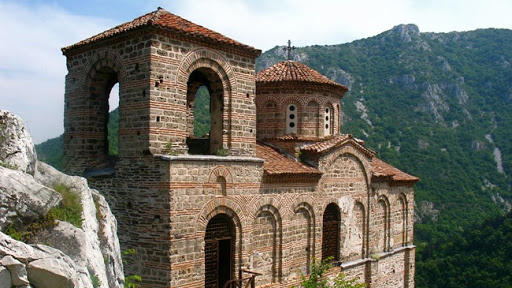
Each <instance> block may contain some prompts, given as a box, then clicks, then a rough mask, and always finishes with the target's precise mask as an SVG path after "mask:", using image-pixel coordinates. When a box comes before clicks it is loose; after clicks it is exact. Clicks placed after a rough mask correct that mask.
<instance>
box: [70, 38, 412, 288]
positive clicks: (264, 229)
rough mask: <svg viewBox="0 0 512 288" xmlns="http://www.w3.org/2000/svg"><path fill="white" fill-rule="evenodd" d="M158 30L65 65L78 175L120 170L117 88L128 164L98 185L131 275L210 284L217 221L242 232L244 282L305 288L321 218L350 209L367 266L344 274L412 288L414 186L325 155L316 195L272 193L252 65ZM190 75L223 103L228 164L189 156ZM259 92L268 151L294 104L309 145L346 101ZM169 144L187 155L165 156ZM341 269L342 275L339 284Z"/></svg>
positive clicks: (351, 156)
mask: <svg viewBox="0 0 512 288" xmlns="http://www.w3.org/2000/svg"><path fill="white" fill-rule="evenodd" d="M146 32H147V31H146ZM150 32H151V33H149V34H148V33H145V34H142V33H139V32H130V33H127V34H126V35H124V36H119V37H114V38H112V39H111V40H108V41H103V42H101V43H96V44H91V46H89V47H85V48H80V49H78V50H74V51H71V52H68V54H67V55H66V56H67V65H68V75H67V76H66V95H65V107H66V108H65V134H64V149H65V150H64V152H65V159H66V169H67V171H68V172H71V173H72V174H82V172H83V171H84V170H85V169H87V168H91V167H96V166H98V165H100V164H105V162H108V161H109V160H111V159H109V157H108V154H107V152H106V147H107V142H106V137H105V133H106V131H105V124H106V120H107V116H106V115H107V114H106V112H108V104H107V103H108V102H107V99H108V95H107V94H106V92H105V91H108V90H109V89H110V88H111V87H112V85H114V84H115V82H117V81H118V82H119V83H120V108H119V109H120V129H119V157H118V159H117V161H116V162H115V163H113V164H112V163H111V165H112V167H111V168H112V169H113V170H111V171H110V172H108V173H106V174H104V175H102V176H98V177H92V178H89V182H90V184H91V186H93V187H95V188H97V189H99V190H100V191H102V193H103V194H105V195H106V197H107V200H108V201H109V204H110V205H111V207H112V209H113V212H114V214H115V215H116V218H117V220H118V228H119V230H118V232H119V237H120V241H121V247H122V249H123V250H126V249H132V248H133V249H135V250H136V251H137V254H136V255H133V256H132V259H128V264H127V265H126V272H127V273H134V274H139V275H141V276H142V278H143V279H144V280H143V283H142V285H141V287H201V286H203V285H204V281H205V249H204V248H205V241H204V237H205V233H206V227H207V225H208V223H209V221H210V219H212V218H213V217H215V216H216V215H219V214H225V215H227V216H228V217H229V218H230V219H231V221H232V223H231V224H232V225H233V227H234V230H235V236H234V239H233V241H234V250H233V255H234V269H235V271H238V270H239V269H241V268H242V269H247V270H251V271H255V272H259V273H263V274H264V275H263V276H260V277H258V278H257V279H258V282H257V284H258V286H260V287H262V286H265V287H290V286H291V285H296V284H297V282H298V281H299V280H298V279H299V276H300V274H301V273H305V272H308V266H309V263H310V262H311V259H312V258H313V257H316V258H317V259H320V258H321V255H322V229H323V227H322V226H323V222H322V219H323V214H324V212H325V209H326V207H327V206H328V205H329V204H331V203H334V204H336V205H337V207H338V208H339V211H340V233H339V243H340V244H339V246H340V247H339V251H340V252H339V253H340V255H339V258H340V260H341V262H342V263H350V262H354V263H356V264H354V265H352V266H351V268H350V269H348V270H347V272H350V273H351V274H350V275H352V276H353V277H359V276H361V275H364V279H365V281H367V282H368V283H371V284H372V287H394V286H393V285H399V283H408V284H404V287H413V285H414V278H413V276H412V275H414V271H413V270H414V249H412V250H411V249H409V248H402V247H403V246H406V245H410V244H412V239H413V231H412V225H413V219H414V217H413V216H414V214H413V213H414V212H413V209H414V198H413V189H412V187H406V186H390V184H389V183H387V182H383V183H371V179H372V177H371V175H372V171H371V159H370V158H369V156H368V155H365V154H363V153H362V152H361V151H359V150H358V149H356V147H353V146H351V145H349V144H347V145H345V146H343V147H340V148H337V149H335V150H333V151H330V152H327V153H325V154H323V155H322V156H321V157H320V159H319V167H318V168H319V170H320V171H321V172H323V176H322V178H321V179H320V181H319V182H318V183H275V182H273V183H264V181H263V168H262V164H263V163H262V161H261V160H260V159H256V158H252V157H253V156H254V155H255V144H256V125H257V124H256V104H255V102H254V101H255V89H256V88H255V81H254V78H255V72H254V59H252V58H250V57H246V56H243V55H239V54H233V53H230V52H227V51H223V50H215V51H214V50H213V49H212V48H211V47H205V46H201V45H199V44H197V43H189V42H186V41H182V40H179V39H177V38H173V36H172V35H167V34H163V33H160V32H158V33H157V32H156V31H153V30H151V31H150ZM193 71H200V72H201V73H203V74H204V75H206V76H207V77H210V79H211V80H212V81H213V82H212V85H214V86H215V85H216V86H215V87H216V89H215V90H216V91H217V90H220V91H221V92H220V93H221V94H219V95H221V96H222V103H223V111H222V112H223V113H222V114H221V115H222V121H221V122H222V123H221V124H222V126H221V128H222V129H221V130H220V131H221V132H219V133H217V135H211V137H213V138H215V140H218V141H220V142H222V147H224V148H226V149H227V150H228V155H231V156H230V157H218V156H202V157H201V156H187V155H186V154H187V147H186V144H185V139H186V138H187V136H188V134H189V133H190V127H189V126H190V123H189V122H187V115H188V114H187V113H189V111H188V110H189V108H188V107H187V104H190V103H187V82H188V80H189V76H190V75H191V74H192V72H193ZM260 92H262V94H260V95H258V99H257V101H258V115H259V116H260V115H261V118H259V119H264V120H262V121H260V122H258V129H259V131H260V132H259V133H258V138H260V139H261V138H266V137H275V136H280V135H282V134H283V131H285V129H284V127H282V126H280V125H282V123H285V121H284V118H283V117H284V115H286V113H285V112H284V109H285V107H287V105H288V104H290V103H295V104H296V105H297V106H298V119H299V120H300V121H299V129H298V131H299V134H300V135H303V136H318V137H323V136H324V134H323V133H324V132H323V131H324V129H322V125H321V124H323V120H322V119H321V116H322V117H323V114H322V111H324V109H325V107H327V105H333V103H337V102H338V100H339V98H336V97H334V96H333V95H329V94H328V93H327V94H326V93H325V91H320V90H311V91H309V90H307V89H303V90H301V91H299V90H293V89H291V90H290V87H286V89H284V90H282V89H273V90H268V91H260ZM271 101H273V103H272V104H271V105H268V103H270V102H271ZM189 102H190V101H189ZM260 103H261V106H259V105H260ZM336 105H339V104H334V106H332V108H333V109H332V111H333V113H334V114H333V115H334V117H333V118H334V119H336V121H335V123H334V125H335V128H334V133H338V132H339V121H338V119H339V113H340V112H339V107H338V106H336ZM260 107H264V108H263V109H260ZM317 112H318V113H317ZM276 131H277V132H276ZM219 134H222V135H219ZM168 144H171V147H172V150H173V151H172V152H177V153H178V154H180V156H159V155H158V154H160V153H163V152H165V150H166V149H167V147H166V146H168ZM289 149H292V147H289ZM167 152H169V151H167ZM240 156H243V157H240ZM404 229H405V232H404ZM407 251H409V252H410V251H412V252H410V253H408V252H407ZM371 256H373V257H374V258H371ZM379 257H381V258H379ZM377 258H379V260H376V259H377ZM336 271H341V270H340V269H333V270H332V271H331V272H332V273H334V274H335V273H336ZM381 271H382V272H381ZM393 271H395V272H394V273H393ZM400 271H404V272H400ZM407 271H409V272H407ZM411 273H412V274H411ZM334 274H333V275H334ZM407 285H409V286H407Z"/></svg>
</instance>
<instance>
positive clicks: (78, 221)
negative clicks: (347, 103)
mask: <svg viewBox="0 0 512 288" xmlns="http://www.w3.org/2000/svg"><path fill="white" fill-rule="evenodd" d="M53 189H54V190H55V191H57V192H58V193H59V194H60V195H62V201H61V203H60V204H59V205H58V206H56V207H53V208H51V209H50V211H48V214H47V215H46V216H44V217H43V218H41V219H39V220H37V221H35V222H32V223H29V224H27V225H25V226H23V227H15V226H14V225H13V224H11V225H9V226H8V227H7V229H6V231H5V232H6V234H7V235H9V236H10V237H11V238H13V239H15V240H18V241H23V242H28V241H29V240H30V239H31V238H32V236H34V235H35V234H37V233H38V232H39V231H42V230H47V229H50V228H52V227H53V226H55V220H61V221H66V222H69V223H71V224H72V225H73V226H75V227H77V228H82V222H83V219H82V210H83V207H82V203H81V201H80V196H79V195H77V194H75V193H73V192H71V188H70V187H67V186H66V185H64V184H55V185H54V186H53Z"/></svg>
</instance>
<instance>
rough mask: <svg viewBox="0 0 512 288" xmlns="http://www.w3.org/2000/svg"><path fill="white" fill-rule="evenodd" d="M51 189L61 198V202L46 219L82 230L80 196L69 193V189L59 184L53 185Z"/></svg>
mask: <svg viewBox="0 0 512 288" xmlns="http://www.w3.org/2000/svg"><path fill="white" fill-rule="evenodd" d="M53 189H54V190H55V191H57V192H59V194H60V195H61V196H62V202H61V203H60V205H59V206H57V207H54V208H52V209H50V211H49V212H48V216H47V217H48V218H49V219H54V220H61V221H66V222H69V223H71V224H73V225H74V226H75V227H77V228H82V222H83V219H82V210H83V207H82V202H81V201H80V196H79V195H78V194H75V193H73V192H71V188H69V187H68V186H66V185H64V184H61V183H57V184H55V185H53Z"/></svg>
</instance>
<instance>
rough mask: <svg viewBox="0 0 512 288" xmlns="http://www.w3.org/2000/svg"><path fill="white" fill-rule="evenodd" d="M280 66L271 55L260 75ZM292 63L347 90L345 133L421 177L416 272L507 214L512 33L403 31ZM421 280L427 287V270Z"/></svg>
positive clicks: (305, 52) (303, 55)
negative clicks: (441, 248) (460, 237)
mask: <svg viewBox="0 0 512 288" xmlns="http://www.w3.org/2000/svg"><path fill="white" fill-rule="evenodd" d="M284 59H285V58H284V51H283V50H282V47H275V48H273V49H272V50H270V51H267V52H265V53H264V54H263V55H262V56H261V57H260V58H259V59H258V60H259V61H258V63H257V64H258V69H264V68H266V67H268V66H270V65H272V64H274V63H277V62H279V61H282V60H284ZM294 60H297V61H301V62H303V63H305V64H307V65H309V66H310V67H312V68H314V69H315V70H318V71H319V72H321V73H323V74H324V75H327V76H328V77H329V78H331V79H333V80H335V81H337V82H339V83H342V84H344V85H347V86H348V87H349V88H350V90H349V92H348V93H347V95H346V96H345V97H344V99H343V100H342V104H343V113H344V115H343V119H342V122H343V123H342V132H343V133H351V134H354V135H355V136H356V137H359V138H361V139H363V140H365V141H366V143H367V145H368V146H369V147H371V148H373V149H375V150H376V151H377V152H378V155H379V157H380V158H382V159H383V160H385V161H387V162H390V163H391V164H393V165H395V166H397V167H399V168H400V169H402V170H404V171H407V172H408V173H411V174H413V175H416V176H418V177H420V178H421V181H420V182H419V183H418V184H417V185H416V203H417V207H416V212H417V213H416V224H415V229H416V236H415V241H416V244H417V245H418V249H417V254H418V262H420V263H418V264H419V267H420V266H421V261H426V260H428V259H426V258H428V257H429V255H430V256H432V257H434V256H433V255H432V254H429V253H430V252H431V251H432V250H433V249H434V250H435V249H436V248H437V247H436V246H435V245H444V244H448V243H452V244H454V245H456V243H454V242H452V241H453V239H452V238H451V236H453V235H456V234H457V233H460V231H464V229H473V227H478V226H475V225H478V224H479V223H481V222H482V221H483V220H485V219H490V218H494V217H498V216H499V215H503V214H504V213H505V212H508V211H510V209H511V204H510V201H511V200H512V135H511V133H510V131H512V67H511V63H512V31H510V30H497V29H486V30H476V31H471V32H460V33H459V32H453V33H419V29H418V27H416V26H415V25H400V26H397V27H394V28H393V29H391V30H390V31H386V32H384V33H381V34H379V35H377V36H375V37H371V38H367V39H363V40H358V41H354V42H352V43H348V44H341V45H332V46H318V45H317V46H310V47H304V48H298V49H296V50H295V55H294ZM438 256H439V255H438ZM425 257H426V258H425ZM436 257H437V256H436ZM430 260H432V259H430ZM417 278H418V279H419V280H420V281H419V283H418V284H419V285H418V287H426V286H421V283H425V282H422V281H421V279H428V275H427V271H426V270H421V269H418V270H417Z"/></svg>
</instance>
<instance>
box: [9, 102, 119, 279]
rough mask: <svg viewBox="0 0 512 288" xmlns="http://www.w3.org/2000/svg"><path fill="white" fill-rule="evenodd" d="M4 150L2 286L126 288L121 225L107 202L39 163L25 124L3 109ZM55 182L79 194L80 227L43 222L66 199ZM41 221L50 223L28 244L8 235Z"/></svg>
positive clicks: (82, 182)
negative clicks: (119, 236)
mask: <svg viewBox="0 0 512 288" xmlns="http://www.w3.org/2000/svg"><path fill="white" fill-rule="evenodd" d="M0 151H1V154H0V161H1V163H2V165H1V166H0V282H1V283H2V285H3V283H6V285H8V286H6V287H11V286H24V287H28V286H29V285H30V286H31V287H35V288H45V287H53V288H59V287H87V288H89V287H123V286H124V276H123V267H122V260H121V252H120V247H119V240H118V238H117V223H116V220H115V218H114V216H113V214H112V212H111V211H110V208H109V206H108V204H107V202H106V201H105V198H104V197H103V196H102V195H101V194H100V193H99V192H98V191H96V190H94V189H91V188H89V187H88V185H87V181H86V180H85V179H84V178H82V177H77V176H68V175H66V174H63V173H61V172H59V171H57V170H56V169H54V168H53V167H51V166H49V165H47V164H45V163H42V162H37V160H36V154H35V149H34V146H33V144H32V140H31V139H30V136H29V135H28V133H26V129H25V128H24V127H23V122H22V120H21V119H20V118H19V117H17V116H15V115H13V114H11V113H9V112H7V111H0ZM6 151H11V152H6ZM56 184H58V185H62V186H65V187H67V189H68V190H69V191H70V193H72V194H74V195H78V198H79V202H80V206H81V207H82V212H81V219H82V221H81V225H77V226H79V227H75V226H74V225H72V224H70V223H68V222H64V221H58V220H57V221H55V222H54V223H53V222H52V221H51V220H44V219H47V218H45V217H46V216H47V214H48V212H49V211H50V210H51V209H52V208H55V207H59V205H61V202H62V198H63V197H62V196H61V194H60V193H59V192H57V191H55V190H54V187H55V185H56ZM38 221H50V222H51V225H48V227H47V226H43V228H38V229H33V231H31V234H30V235H31V237H30V238H29V239H25V241H26V242H27V243H24V242H21V241H17V240H15V239H13V238H11V237H10V236H8V235H7V234H6V233H7V231H8V230H9V231H10V232H12V230H13V229H14V230H17V229H22V228H23V227H25V228H26V227H27V226H28V225H31V224H33V223H38ZM75 225H76V224H75ZM42 243H44V245H43V244H42ZM8 283H10V284H8ZM2 285H0V287H4V286H2Z"/></svg>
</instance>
